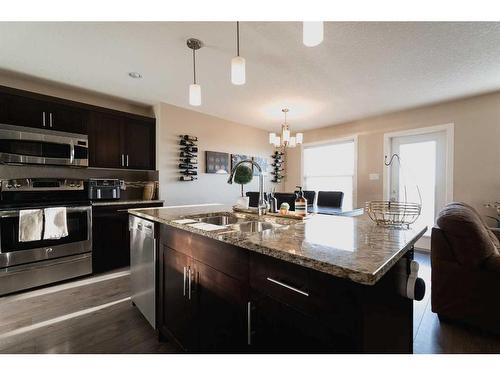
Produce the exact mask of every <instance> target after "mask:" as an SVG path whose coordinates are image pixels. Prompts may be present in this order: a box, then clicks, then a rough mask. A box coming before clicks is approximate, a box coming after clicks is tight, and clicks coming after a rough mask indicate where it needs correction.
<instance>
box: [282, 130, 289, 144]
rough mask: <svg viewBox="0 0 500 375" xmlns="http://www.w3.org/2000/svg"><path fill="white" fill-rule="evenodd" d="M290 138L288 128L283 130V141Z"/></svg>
mask: <svg viewBox="0 0 500 375" xmlns="http://www.w3.org/2000/svg"><path fill="white" fill-rule="evenodd" d="M289 140H290V130H283V142H288V141H289Z"/></svg>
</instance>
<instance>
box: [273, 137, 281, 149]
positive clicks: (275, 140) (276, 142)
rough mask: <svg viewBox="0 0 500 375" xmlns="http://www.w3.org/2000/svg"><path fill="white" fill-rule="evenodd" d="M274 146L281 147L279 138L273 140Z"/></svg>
mask: <svg viewBox="0 0 500 375" xmlns="http://www.w3.org/2000/svg"><path fill="white" fill-rule="evenodd" d="M274 145H275V146H276V147H280V146H281V137H276V138H274Z"/></svg>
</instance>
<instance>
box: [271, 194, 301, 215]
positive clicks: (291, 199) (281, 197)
mask: <svg viewBox="0 0 500 375" xmlns="http://www.w3.org/2000/svg"><path fill="white" fill-rule="evenodd" d="M274 197H275V198H276V201H277V203H278V209H279V208H280V206H281V203H285V202H286V203H288V204H289V205H290V210H292V211H295V199H297V196H296V195H295V194H294V193H274Z"/></svg>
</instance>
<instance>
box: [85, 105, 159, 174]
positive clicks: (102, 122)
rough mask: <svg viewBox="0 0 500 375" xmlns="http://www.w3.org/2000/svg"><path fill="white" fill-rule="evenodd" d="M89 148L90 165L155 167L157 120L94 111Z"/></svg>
mask: <svg viewBox="0 0 500 375" xmlns="http://www.w3.org/2000/svg"><path fill="white" fill-rule="evenodd" d="M89 148H90V150H89V154H90V160H89V164H90V166H91V167H100V168H125V169H155V121H154V119H136V118H132V117H130V118H129V117H123V116H117V115H114V114H108V113H98V112H95V113H92V114H91V118H90V122H89Z"/></svg>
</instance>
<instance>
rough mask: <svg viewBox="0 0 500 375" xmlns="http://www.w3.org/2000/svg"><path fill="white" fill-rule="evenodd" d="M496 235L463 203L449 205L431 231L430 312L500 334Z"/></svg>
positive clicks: (499, 245) (499, 260)
mask: <svg viewBox="0 0 500 375" xmlns="http://www.w3.org/2000/svg"><path fill="white" fill-rule="evenodd" d="M499 238H500V231H499V230H498V229H493V230H491V229H490V228H488V226H487V225H486V223H485V221H484V220H483V219H482V217H481V215H479V213H478V212H477V211H476V210H475V209H474V208H472V207H471V206H469V205H467V204H465V203H456V202H455V203H450V204H448V205H447V206H446V207H445V208H444V209H443V210H442V211H441V212H440V213H439V215H438V218H437V226H436V227H434V228H432V237H431V262H432V283H431V285H432V293H431V301H432V311H433V312H435V313H437V314H438V315H439V317H440V319H445V320H452V321H459V322H463V323H466V324H468V325H472V326H476V327H478V328H481V329H483V330H485V331H489V332H495V333H500V241H499Z"/></svg>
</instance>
